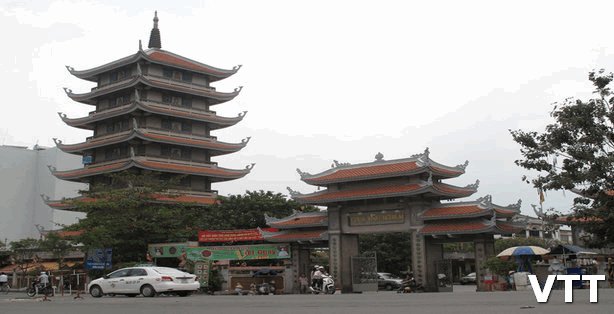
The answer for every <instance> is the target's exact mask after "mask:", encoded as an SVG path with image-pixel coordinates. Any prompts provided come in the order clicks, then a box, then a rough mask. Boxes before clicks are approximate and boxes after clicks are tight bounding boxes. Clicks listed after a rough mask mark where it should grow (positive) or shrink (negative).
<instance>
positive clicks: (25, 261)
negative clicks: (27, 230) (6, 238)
mask: <svg viewBox="0 0 614 314" xmlns="http://www.w3.org/2000/svg"><path fill="white" fill-rule="evenodd" d="M10 247H11V258H12V260H13V262H14V263H15V265H17V268H18V269H19V270H20V271H24V272H25V271H27V270H28V268H30V267H31V265H32V264H33V263H34V256H35V255H36V253H37V252H38V251H39V250H40V240H38V239H32V238H27V239H22V240H19V241H13V242H11V243H10Z"/></svg>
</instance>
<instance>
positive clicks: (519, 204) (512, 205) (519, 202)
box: [507, 199, 522, 209]
mask: <svg viewBox="0 0 614 314" xmlns="http://www.w3.org/2000/svg"><path fill="white" fill-rule="evenodd" d="M521 205H522V199H518V202H516V203H514V204H509V205H507V207H512V208H516V209H520V206H521Z"/></svg>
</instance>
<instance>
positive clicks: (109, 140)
mask: <svg viewBox="0 0 614 314" xmlns="http://www.w3.org/2000/svg"><path fill="white" fill-rule="evenodd" d="M135 138H139V139H142V140H146V141H152V142H157V143H165V144H174V145H181V146H190V147H196V148H203V149H208V150H211V151H212V153H213V154H212V155H214V156H215V155H222V154H229V153H234V152H237V151H239V150H241V149H242V148H244V147H245V146H246V145H247V143H248V142H249V140H250V137H247V138H246V139H244V140H242V141H241V143H225V142H221V141H218V140H216V139H212V138H208V137H201V136H193V135H190V136H187V135H185V134H182V133H176V132H172V131H166V130H158V129H148V128H138V127H136V128H133V129H131V130H128V131H124V132H119V133H113V134H109V135H106V136H101V137H98V138H93V139H90V140H87V141H85V142H82V143H76V144H64V143H62V141H61V140H58V139H55V138H54V139H53V140H54V142H55V144H56V146H57V147H58V148H59V149H60V150H62V151H63V152H66V153H72V154H81V153H82V152H83V151H85V150H90V149H94V148H98V147H103V146H108V145H113V144H118V143H123V142H127V141H130V140H132V139H135Z"/></svg>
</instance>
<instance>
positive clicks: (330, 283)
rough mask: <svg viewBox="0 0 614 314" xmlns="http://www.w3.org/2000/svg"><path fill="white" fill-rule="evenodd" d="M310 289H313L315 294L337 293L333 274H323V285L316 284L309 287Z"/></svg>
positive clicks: (312, 291)
mask: <svg viewBox="0 0 614 314" xmlns="http://www.w3.org/2000/svg"><path fill="white" fill-rule="evenodd" d="M309 290H311V293H314V294H319V293H324V294H333V293H335V290H336V289H335V281H334V280H333V277H332V276H323V277H322V287H319V286H316V287H313V286H312V287H309Z"/></svg>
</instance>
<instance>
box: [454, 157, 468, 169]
mask: <svg viewBox="0 0 614 314" xmlns="http://www.w3.org/2000/svg"><path fill="white" fill-rule="evenodd" d="M468 165H469V160H465V163H463V164H460V165H457V166H456V168H459V169H462V170H463V171H464V170H465V169H467V166H468Z"/></svg>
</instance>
